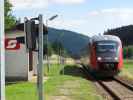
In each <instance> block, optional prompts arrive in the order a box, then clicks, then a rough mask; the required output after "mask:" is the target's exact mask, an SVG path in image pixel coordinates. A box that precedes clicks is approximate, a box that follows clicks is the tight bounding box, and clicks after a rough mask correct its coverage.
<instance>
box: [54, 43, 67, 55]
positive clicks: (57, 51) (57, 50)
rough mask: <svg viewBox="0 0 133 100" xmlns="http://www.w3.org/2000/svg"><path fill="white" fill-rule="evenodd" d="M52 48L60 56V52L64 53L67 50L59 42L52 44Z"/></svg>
mask: <svg viewBox="0 0 133 100" xmlns="http://www.w3.org/2000/svg"><path fill="white" fill-rule="evenodd" d="M52 48H53V50H54V53H55V54H58V55H59V54H60V51H64V50H65V49H64V47H63V45H62V43H61V42H59V41H55V42H53V43H52Z"/></svg>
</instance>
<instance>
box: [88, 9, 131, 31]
mask: <svg viewBox="0 0 133 100" xmlns="http://www.w3.org/2000/svg"><path fill="white" fill-rule="evenodd" d="M87 17H88V18H87V19H86V20H87V21H88V22H89V23H90V25H88V26H90V27H92V28H91V29H92V33H96V32H97V33H98V32H101V33H102V32H104V31H106V30H107V29H111V28H116V27H121V26H123V25H129V24H133V8H110V9H101V10H95V11H90V12H89V13H88V14H87Z"/></svg>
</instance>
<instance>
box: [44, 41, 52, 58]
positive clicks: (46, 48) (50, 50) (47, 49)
mask: <svg viewBox="0 0 133 100" xmlns="http://www.w3.org/2000/svg"><path fill="white" fill-rule="evenodd" d="M43 48H44V49H43V54H44V55H45V54H48V56H51V55H52V54H53V48H52V46H51V44H50V43H49V44H48V47H47V45H46V44H44V46H43ZM47 51H48V52H47Z"/></svg>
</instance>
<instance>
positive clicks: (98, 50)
mask: <svg viewBox="0 0 133 100" xmlns="http://www.w3.org/2000/svg"><path fill="white" fill-rule="evenodd" d="M89 58H90V69H91V70H92V71H93V72H95V73H96V74H98V75H99V74H100V75H102V76H115V75H117V74H118V73H119V72H120V70H121V69H122V66H123V53H122V43H121V40H120V39H119V38H118V37H117V36H113V35H98V36H93V37H92V39H91V42H90V57H89Z"/></svg>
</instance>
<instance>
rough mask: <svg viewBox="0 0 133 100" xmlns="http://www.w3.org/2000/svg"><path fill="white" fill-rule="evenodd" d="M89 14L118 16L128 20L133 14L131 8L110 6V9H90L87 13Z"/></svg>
mask: <svg viewBox="0 0 133 100" xmlns="http://www.w3.org/2000/svg"><path fill="white" fill-rule="evenodd" d="M88 15H89V16H104V17H106V16H109V15H110V16H114V17H119V18H120V19H123V20H128V19H129V18H130V17H131V16H133V9H132V8H111V9H102V10H98V11H91V12H89V14H88Z"/></svg>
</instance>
